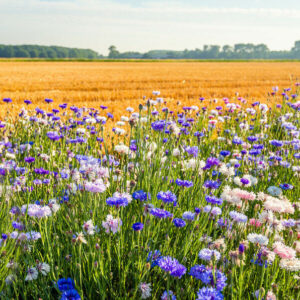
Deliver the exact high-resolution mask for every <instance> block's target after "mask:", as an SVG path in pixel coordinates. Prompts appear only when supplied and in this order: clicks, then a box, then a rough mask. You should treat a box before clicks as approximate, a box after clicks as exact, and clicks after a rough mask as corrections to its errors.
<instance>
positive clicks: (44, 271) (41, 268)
mask: <svg viewBox="0 0 300 300" xmlns="http://www.w3.org/2000/svg"><path fill="white" fill-rule="evenodd" d="M37 269H38V270H39V271H40V272H41V273H42V274H43V275H44V276H47V274H48V273H49V272H50V266H49V265H48V264H46V263H39V264H38V265H37Z"/></svg>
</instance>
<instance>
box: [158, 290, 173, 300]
mask: <svg viewBox="0 0 300 300" xmlns="http://www.w3.org/2000/svg"><path fill="white" fill-rule="evenodd" d="M161 300H176V296H175V295H174V293H173V292H172V291H164V293H163V294H162V295H161Z"/></svg>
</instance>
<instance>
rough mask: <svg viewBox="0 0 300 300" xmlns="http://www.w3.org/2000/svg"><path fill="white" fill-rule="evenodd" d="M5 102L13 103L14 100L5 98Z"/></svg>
mask: <svg viewBox="0 0 300 300" xmlns="http://www.w3.org/2000/svg"><path fill="white" fill-rule="evenodd" d="M3 102H5V103H11V102H12V100H11V99H10V98H4V99H3Z"/></svg>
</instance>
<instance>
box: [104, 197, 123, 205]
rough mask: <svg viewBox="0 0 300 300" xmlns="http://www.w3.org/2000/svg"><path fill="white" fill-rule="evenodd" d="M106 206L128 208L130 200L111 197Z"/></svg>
mask: <svg viewBox="0 0 300 300" xmlns="http://www.w3.org/2000/svg"><path fill="white" fill-rule="evenodd" d="M106 204H107V205H109V206H114V205H115V206H117V207H119V206H127V205H128V199H127V198H125V197H109V198H107V199H106Z"/></svg>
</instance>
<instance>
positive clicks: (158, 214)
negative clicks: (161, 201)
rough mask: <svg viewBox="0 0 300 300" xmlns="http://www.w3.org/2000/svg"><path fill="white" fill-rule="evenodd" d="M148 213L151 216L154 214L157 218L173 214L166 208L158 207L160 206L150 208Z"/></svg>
mask: <svg viewBox="0 0 300 300" xmlns="http://www.w3.org/2000/svg"><path fill="white" fill-rule="evenodd" d="M150 214H151V215H152V216H155V217H157V218H159V219H164V218H172V217H173V214H171V213H170V212H168V211H167V210H164V209H160V208H152V209H151V210H150Z"/></svg>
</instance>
